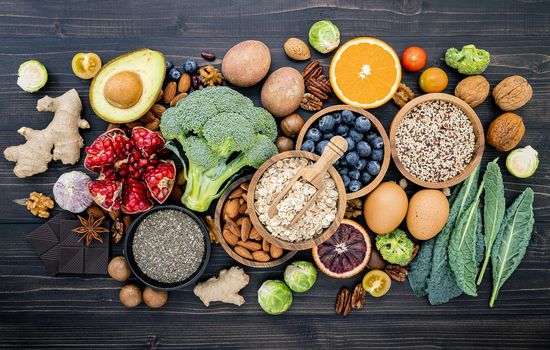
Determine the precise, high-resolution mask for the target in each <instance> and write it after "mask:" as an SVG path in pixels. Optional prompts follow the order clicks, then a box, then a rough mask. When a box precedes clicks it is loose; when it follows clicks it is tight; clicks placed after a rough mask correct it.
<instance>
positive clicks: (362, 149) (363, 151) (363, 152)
mask: <svg viewBox="0 0 550 350" xmlns="http://www.w3.org/2000/svg"><path fill="white" fill-rule="evenodd" d="M355 150H356V151H357V153H358V154H359V157H361V158H366V157H368V156H370V154H371V150H372V149H371V147H370V145H369V144H368V143H366V142H365V141H359V142H357V145H355Z"/></svg>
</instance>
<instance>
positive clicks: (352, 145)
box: [346, 136, 355, 151]
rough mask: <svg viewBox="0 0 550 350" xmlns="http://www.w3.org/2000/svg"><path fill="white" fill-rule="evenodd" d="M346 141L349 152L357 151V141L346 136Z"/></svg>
mask: <svg viewBox="0 0 550 350" xmlns="http://www.w3.org/2000/svg"><path fill="white" fill-rule="evenodd" d="M346 141H347V143H348V151H353V150H354V149H355V141H354V140H353V139H352V138H351V137H349V136H346Z"/></svg>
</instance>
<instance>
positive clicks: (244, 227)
mask: <svg viewBox="0 0 550 350" xmlns="http://www.w3.org/2000/svg"><path fill="white" fill-rule="evenodd" d="M243 218H244V219H243V221H242V224H241V239H242V240H243V241H246V240H248V237H250V229H251V227H252V223H251V222H250V219H249V218H247V217H246V216H243Z"/></svg>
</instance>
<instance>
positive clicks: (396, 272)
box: [384, 264, 409, 282]
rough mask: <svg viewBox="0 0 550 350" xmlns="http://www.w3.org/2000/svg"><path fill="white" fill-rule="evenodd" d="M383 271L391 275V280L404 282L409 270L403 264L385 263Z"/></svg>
mask: <svg viewBox="0 0 550 350" xmlns="http://www.w3.org/2000/svg"><path fill="white" fill-rule="evenodd" d="M384 271H385V272H386V273H387V274H388V275H389V276H390V277H391V279H392V280H395V281H397V282H404V281H405V280H406V279H407V276H408V275H409V271H407V269H406V268H405V267H403V266H399V265H391V264H389V265H386V267H385V268H384Z"/></svg>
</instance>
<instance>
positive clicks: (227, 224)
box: [224, 218, 241, 237]
mask: <svg viewBox="0 0 550 350" xmlns="http://www.w3.org/2000/svg"><path fill="white" fill-rule="evenodd" d="M226 228H227V229H228V230H229V231H231V233H232V234H234V235H235V236H237V237H240V236H241V229H240V228H239V226H238V225H237V224H236V223H235V221H233V220H231V219H230V218H228V219H227V220H226V221H225V228H224V229H226Z"/></svg>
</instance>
